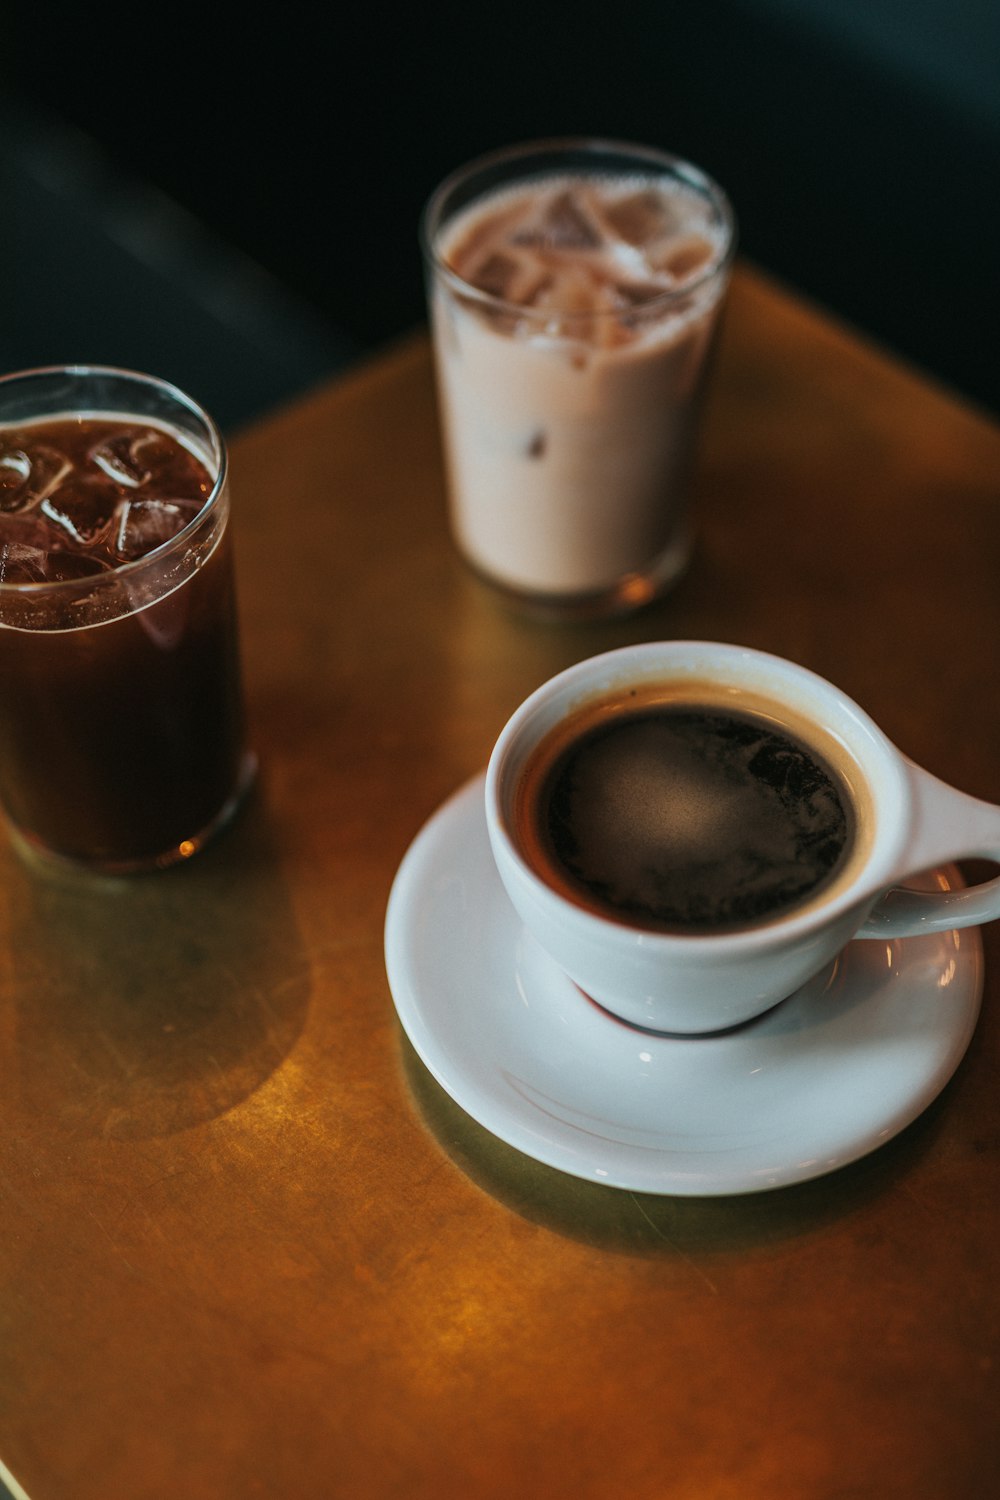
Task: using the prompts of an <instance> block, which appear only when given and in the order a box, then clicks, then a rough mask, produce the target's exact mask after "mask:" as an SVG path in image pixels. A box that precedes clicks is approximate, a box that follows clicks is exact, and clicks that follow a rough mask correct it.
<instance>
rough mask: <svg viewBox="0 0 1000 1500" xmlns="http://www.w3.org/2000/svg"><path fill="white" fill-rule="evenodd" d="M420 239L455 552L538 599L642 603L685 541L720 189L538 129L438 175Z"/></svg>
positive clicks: (721, 255) (680, 557)
mask: <svg viewBox="0 0 1000 1500" xmlns="http://www.w3.org/2000/svg"><path fill="white" fill-rule="evenodd" d="M421 240H422V246H423V251H424V256H425V261H426V265H427V271H428V297H429V302H430V308H431V316H432V322H433V328H434V343H435V354H436V362H437V372H438V390H439V399H440V407H441V417H442V423H443V433H444V444H445V455H446V461H447V468H448V481H449V495H450V505H451V518H452V525H453V530H454V534H455V537H456V540H457V543H458V546H459V548H460V550H461V551H462V553H463V554H464V555H465V557H466V558H467V560H468V561H469V562H470V563H471V564H472V566H473V567H474V568H475V569H476V570H477V571H478V572H479V573H480V574H481V575H483V576H484V577H486V578H487V579H488V580H490V582H492V583H493V584H494V585H496V586H497V587H498V588H499V589H501V590H502V591H503V592H504V593H505V594H507V595H508V596H509V597H510V598H512V599H513V600H516V601H517V602H518V603H519V604H521V605H523V606H524V605H526V606H528V607H530V608H531V609H532V610H533V611H534V612H537V613H541V614H548V615H552V616H554V617H557V618H558V617H566V618H584V619H585V618H590V617H597V616H600V615H604V614H612V613H616V612H620V611H624V610H628V609H631V608H634V607H636V606H638V605H641V604H644V603H646V602H647V601H648V600H650V599H651V598H653V597H654V596H656V595H657V594H659V593H660V592H662V591H663V590H664V589H666V588H667V587H669V585H670V584H671V583H672V582H673V581H674V580H675V579H676V578H677V577H678V576H679V575H680V573H681V572H682V571H683V569H684V567H685V565H686V563H687V561H688V557H689V553H690V548H691V525H690V519H689V513H688V503H687V496H686V481H687V474H688V467H689V460H690V457H691V447H692V440H693V436H694V429H695V422H696V418H697V413H698V407H699V398H700V396H701V393H702V390H703V386H704V381H705V376H706V370H707V367H708V356H709V351H710V348H711V345H712V340H713V334H714V331H715V328H716V325H717V322H718V315H719V310H720V307H721V305H722V301H723V297H724V293H725V289H726V284H727V281H728V276H729V269H730V264H731V261H732V256H733V245H734V220H733V215H732V211H731V209H730V206H729V203H728V201H727V199H726V196H725V194H724V193H723V192H722V191H721V190H720V189H719V188H718V187H717V186H716V185H715V184H714V183H713V182H711V181H710V180H709V178H707V177H706V176H705V175H704V173H702V172H700V171H698V169H697V168H695V167H693V166H690V165H689V164H687V163H685V162H682V161H680V160H678V159H677V158H675V157H671V156H667V155H665V154H664V153H662V152H659V151H654V150H651V149H648V148H645V147H642V146H632V145H625V144H620V143H617V142H604V141H590V140H557V141H549V142H538V143H535V144H530V145H526V146H520V147H515V148H512V149H510V150H507V151H502V152H498V153H496V154H494V155H492V156H488V157H484V158H482V159H480V160H479V161H477V162H474V163H472V164H471V165H470V166H468V167H465V168H463V169H462V170H460V171H458V172H456V173H455V174H454V175H453V176H451V177H449V178H448V179H447V180H446V181H445V182H444V183H443V184H442V185H441V187H439V188H438V190H437V192H436V193H435V194H434V195H433V197H432V198H431V200H430V202H429V203H428V205H427V208H426V209H425V212H424V216H423V220H422V224H421Z"/></svg>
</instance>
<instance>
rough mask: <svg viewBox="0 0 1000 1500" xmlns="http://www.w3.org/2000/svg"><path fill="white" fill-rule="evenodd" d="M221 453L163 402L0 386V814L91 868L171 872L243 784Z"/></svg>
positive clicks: (55, 383)
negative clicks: (162, 868)
mask: <svg viewBox="0 0 1000 1500" xmlns="http://www.w3.org/2000/svg"><path fill="white" fill-rule="evenodd" d="M228 520H229V488H228V481H227V470H226V450H225V445H224V443H223V440H222V438H221V436H220V434H219V432H218V430H217V429H216V427H215V424H214V423H213V421H212V419H211V418H210V417H209V416H208V415H207V414H206V413H205V412H204V411H202V410H201V409H200V408H199V407H198V406H197V405H196V403H195V402H193V401H191V400H190V399H189V398H188V397H187V396H185V395H184V394H183V393H182V392H180V391H179V390H177V389H176V388H174V387H173V386H170V385H167V384H166V383H164V382H162V381H159V380H155V379H153V378H151V377H148V376H145V375H139V374H134V373H132V372H129V371H124V370H115V369H105V368H98V367H88V366H76V367H70V368H64V369H43V370H33V371H28V372H25V373H22V374H17V375H11V376H8V377H7V378H6V379H3V380H0V703H2V706H3V707H2V713H0V803H2V806H3V810H4V812H5V813H6V816H7V820H8V823H9V825H10V827H11V830H12V832H13V835H14V838H15V842H16V843H18V844H19V845H20V846H21V847H22V848H25V849H27V850H29V851H34V852H35V853H36V854H37V855H40V856H43V857H44V856H47V857H49V858H52V859H56V860H62V861H68V862H70V863H72V864H77V865H83V866H87V867H90V868H93V869H97V870H102V871H107V872H113V873H118V872H128V871H135V870H143V869H149V868H156V867H158V866H162V865H168V864H172V863H175V862H177V861H180V860H183V859H186V858H187V857H188V856H190V855H191V854H193V853H195V852H196V851H197V850H198V849H199V848H200V847H201V846H202V844H203V843H204V842H205V840H206V839H207V838H208V837H209V836H210V834H211V833H212V832H213V831H214V830H215V829H217V828H218V827H219V826H220V825H221V824H222V823H224V822H225V821H226V820H227V818H228V817H229V815H230V814H231V812H232V811H233V810H234V808H235V807H236V805H237V803H238V802H239V800H240V797H241V795H242V793H243V791H244V790H245V789H246V787H247V785H248V783H249V781H250V780H251V778H252V774H253V768H254V762H253V757H252V756H251V755H250V754H249V752H248V750H247V746H246V739H245V732H244V717H243V705H242V697H241V688H240V670H239V656H238V646H237V629H236V610H235V597H234V587H233V571H232V558H231V552H230V542H229V532H228V525H227V523H228Z"/></svg>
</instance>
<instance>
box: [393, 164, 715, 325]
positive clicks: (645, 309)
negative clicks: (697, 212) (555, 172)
mask: <svg viewBox="0 0 1000 1500" xmlns="http://www.w3.org/2000/svg"><path fill="white" fill-rule="evenodd" d="M588 153H590V154H592V155H593V157H594V159H595V171H596V170H597V168H596V161H597V158H598V157H601V156H604V157H608V158H610V157H614V156H617V157H620V158H628V159H630V160H631V162H632V163H633V164H634V166H636V167H640V166H641V165H642V164H646V165H647V166H648V167H649V168H650V169H655V170H656V171H657V172H659V173H660V174H662V175H668V174H669V175H671V176H673V177H674V178H676V179H677V180H679V181H681V182H683V183H685V184H687V186H689V187H691V188H693V189H694V190H695V191H696V192H698V193H699V194H700V195H701V196H702V197H703V198H705V199H707V200H708V202H709V203H710V204H711V206H712V207H713V208H714V210H715V211H716V215H717V219H718V223H719V225H720V227H721V228H722V230H723V233H724V239H723V240H722V241H721V242H720V244H719V245H718V246H717V247H715V248H714V253H713V255H712V258H711V260H710V261H709V262H708V264H707V265H706V266H705V267H704V268H703V269H702V270H700V271H699V272H698V273H697V274H696V275H695V276H693V277H692V278H691V279H690V280H687V281H685V282H684V283H683V284H682V285H681V286H678V287H670V288H666V289H664V290H663V291H661V292H658V293H657V294H656V295H655V296H653V297H650V298H649V299H648V300H647V301H645V302H640V303H637V304H636V306H635V307H634V308H631V309H630V316H633V317H637V318H639V319H644V318H646V317H652V316H655V314H656V313H658V312H661V311H663V310H664V309H666V308H668V307H669V306H670V305H671V304H672V303H675V302H679V301H681V300H682V299H683V298H687V297H690V296H691V295H692V294H693V293H695V292H697V291H698V290H699V289H700V288H701V287H703V286H705V285H707V284H708V283H710V282H711V281H713V280H715V279H716V278H718V277H720V276H722V275H723V274H724V273H725V272H727V271H728V270H729V268H730V267H731V265H732V262H733V260H734V258H735V255H736V241H737V221H736V214H735V211H734V209H733V206H732V203H731V201H730V199H729V195H728V194H727V193H726V191H725V189H724V188H722V187H721V186H720V185H719V183H717V182H716V181H715V179H714V178H713V177H711V176H710V175H709V173H707V172H706V171H704V170H703V169H702V168H701V167H698V166H696V165H695V164H694V162H691V161H688V160H687V159H686V158H685V157H683V156H678V155H675V154H674V153H672V152H669V151H664V150H661V149H660V148H659V147H656V146H645V145H642V144H640V143H639V142H635V141H626V140H617V139H615V138H613V137H605V136H588V135H580V136H574V135H567V136H551V137H543V138H540V139H538V140H531V141H522V142H519V143H517V144H515V145H511V146H502V147H500V148H499V149H497V150H494V151H487V152H485V153H483V154H482V155H481V156H476V157H473V158H472V159H471V160H470V161H467V162H465V163H464V164H463V165H462V166H459V167H456V168H455V169H454V170H453V171H451V172H449V173H448V175H447V177H445V178H443V179H442V181H441V182H440V183H439V184H438V185H437V187H436V188H435V189H434V191H433V192H432V193H431V194H430V196H429V198H428V199H427V201H426V202H425V204H424V207H423V209H422V211H421V214H420V220H419V226H418V238H419V241H420V248H421V251H422V253H423V256H424V259H425V261H426V263H427V265H428V267H429V268H430V270H432V271H433V272H434V273H435V274H436V275H438V276H440V277H441V279H442V281H443V282H444V283H445V284H446V285H448V286H449V287H450V288H451V290H452V291H453V292H457V293H458V294H460V295H461V296H463V297H465V298H467V299H468V300H469V301H473V302H478V303H479V304H480V305H481V306H483V307H488V308H490V309H492V310H493V311H495V312H505V313H510V314H512V315H514V316H516V317H518V318H522V319H528V320H531V318H532V316H534V317H535V318H536V319H537V320H539V321H541V320H544V321H546V322H551V321H552V319H553V318H558V320H559V321H560V323H563V324H568V325H569V326H570V327H573V326H576V324H578V323H579V324H580V325H581V326H585V325H588V324H589V325H590V326H593V323H594V320H595V319H602V318H604V319H606V318H618V317H620V316H621V313H620V310H615V309H612V308H602V309H590V310H583V311H581V310H573V309H566V310H563V309H559V308H546V309H536V308H532V307H528V306H525V305H524V304H523V303H519V302H510V301H508V300H507V299H506V298H505V297H499V296H497V295H496V293H494V292H486V291H483V290H482V288H481V287H477V286H474V285H473V283H472V282H470V281H466V280H465V278H464V277H462V276H460V275H459V274H458V272H457V271H455V270H454V269H453V268H452V267H451V266H450V265H449V264H448V262H447V261H446V260H445V259H444V258H443V257H442V255H441V254H440V252H439V249H438V246H437V241H438V239H439V234H440V230H441V228H442V227H443V225H444V224H445V223H446V222H448V220H447V217H446V215H445V212H444V206H445V204H446V202H447V200H448V199H449V197H451V196H452V195H453V194H454V193H455V192H456V190H458V189H460V188H461V187H462V185H463V184H465V183H469V182H471V181H472V180H473V179H474V178H476V177H481V176H482V175H484V174H488V173H489V172H491V171H496V170H500V169H502V168H503V167H505V166H507V165H510V166H512V167H515V166H517V165H518V164H519V163H521V164H525V165H526V164H527V163H529V162H530V161H532V160H533V159H536V160H544V159H545V158H551V159H552V169H554V168H555V166H556V165H557V162H556V158H558V157H559V156H560V155H563V156H565V157H567V158H569V157H572V156H576V157H577V158H584V157H586V155H587V154H588ZM541 170H542V169H539V172H538V173H537V174H535V175H540V172H541ZM531 175H533V174H531V173H529V172H528V171H525V172H524V173H523V174H520V176H519V174H517V173H513V172H512V173H511V175H510V177H509V178H507V179H506V181H504V182H501V181H498V182H496V183H493V184H491V185H490V186H489V187H486V188H484V189H483V190H482V191H481V192H471V193H470V194H469V197H468V198H467V199H466V200H465V202H464V203H463V204H461V205H460V207H461V208H465V207H467V206H468V205H469V204H471V203H474V202H476V201H477V199H478V198H480V197H484V196H486V194H487V193H488V192H489V191H491V190H492V188H493V187H501V186H507V185H511V184H513V183H516V182H517V181H518V180H524V181H528V180H529V179H530V176H531Z"/></svg>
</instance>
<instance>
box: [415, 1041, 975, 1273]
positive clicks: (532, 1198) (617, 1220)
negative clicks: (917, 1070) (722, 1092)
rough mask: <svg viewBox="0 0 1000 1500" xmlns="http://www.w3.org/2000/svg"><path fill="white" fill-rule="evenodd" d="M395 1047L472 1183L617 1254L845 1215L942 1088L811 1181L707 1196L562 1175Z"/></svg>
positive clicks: (733, 1240) (801, 1228) (908, 1150)
mask: <svg viewBox="0 0 1000 1500" xmlns="http://www.w3.org/2000/svg"><path fill="white" fill-rule="evenodd" d="M400 1047H401V1050H402V1059H403V1069H404V1073H405V1077H406V1080H407V1083H408V1084H409V1087H410V1090H411V1093H412V1095H413V1098H414V1101H415V1103H416V1105H417V1108H418V1109H419V1112H420V1114H421V1116H422V1118H423V1121H424V1123H425V1124H426V1125H427V1126H428V1128H429V1129H430V1131H431V1133H432V1134H433V1135H434V1136H435V1138H436V1139H437V1141H438V1144H439V1145H440V1146H441V1148H442V1149H443V1150H444V1151H445V1153H446V1154H447V1155H448V1156H449V1157H450V1159H451V1160H452V1161H453V1162H454V1163H455V1165H456V1166H457V1167H459V1168H460V1169H461V1170H462V1171H463V1172H465V1173H466V1175H467V1176H468V1177H470V1178H471V1179H472V1181H473V1182H474V1183H475V1184H476V1185H477V1186H478V1187H480V1188H482V1189H483V1190H484V1191H485V1192H487V1193H489V1194H490V1195H491V1196H492V1197H494V1198H496V1199H498V1200H499V1201H500V1202H502V1203H504V1204H505V1205H506V1206H507V1207H508V1208H510V1209H512V1210H513V1211H514V1212H515V1213H518V1214H521V1215H522V1216H523V1217H524V1218H526V1219H529V1220H531V1222H533V1223H537V1224H541V1225H544V1227H545V1228H547V1229H551V1230H554V1231H555V1232H556V1233H557V1234H563V1235H566V1236H568V1237H569V1238H571V1239H576V1240H580V1241H582V1242H583V1243H585V1244H588V1245H594V1246H597V1247H598V1248H600V1249H604V1250H613V1251H618V1252H620V1253H622V1254H632V1255H645V1256H655V1255H657V1254H664V1253H665V1254H676V1253H677V1252H678V1251H681V1252H685V1251H698V1250H705V1251H712V1250H740V1249H746V1248H748V1247H752V1246H755V1245H764V1244H768V1243H774V1242H778V1241H781V1240H786V1239H792V1238H794V1237H795V1236H797V1235H800V1234H806V1233H809V1232H811V1231H812V1230H814V1229H815V1228H817V1227H818V1226H820V1225H822V1224H825V1223H829V1222H830V1221H833V1220H836V1219H840V1218H842V1217H845V1216H846V1215H848V1214H850V1213H852V1212H854V1211H855V1210H856V1209H857V1208H858V1207H859V1206H860V1205H861V1204H863V1203H865V1202H867V1201H869V1200H871V1199H873V1198H876V1197H879V1196H881V1195H883V1194H884V1193H886V1192H888V1191H890V1190H891V1189H892V1188H893V1186H894V1185H895V1184H896V1183H897V1182H898V1181H899V1180H900V1179H901V1178H903V1177H905V1176H906V1175H907V1174H908V1173H909V1172H910V1171H911V1170H912V1168H913V1166H914V1164H915V1163H916V1162H917V1161H918V1160H919V1159H920V1158H921V1157H922V1156H923V1155H924V1154H925V1152H926V1151H927V1150H928V1149H929V1148H930V1147H931V1145H932V1144H933V1142H934V1140H935V1138H936V1135H937V1132H938V1129H939V1124H940V1117H941V1113H942V1109H943V1108H944V1105H943V1103H942V1097H943V1096H942V1097H939V1098H938V1099H937V1100H935V1101H934V1103H932V1104H931V1105H930V1107H929V1108H928V1109H927V1110H925V1111H924V1113H923V1114H922V1115H921V1116H920V1117H919V1119H917V1120H916V1121H915V1122H914V1123H913V1124H911V1125H910V1126H909V1127H908V1128H907V1129H906V1130H904V1131H903V1132H902V1133H901V1134H900V1135H898V1136H897V1137H895V1139H894V1140H892V1141H889V1142H887V1143H886V1144H885V1145H883V1146H882V1147H880V1148H879V1149H878V1150H877V1151H875V1152H873V1153H872V1154H871V1155H869V1156H866V1157H863V1158H862V1159H861V1160H860V1161H857V1162H853V1163H851V1164H850V1165H848V1166H845V1167H842V1168H840V1169H839V1170H838V1171H836V1172H832V1173H830V1174H828V1175H827V1176H824V1177H820V1178H816V1179H815V1180H813V1181H811V1182H803V1183H796V1184H794V1185H792V1186H789V1187H783V1188H776V1189H773V1190H771V1191H767V1192H758V1193H744V1194H734V1195H726V1196H722V1197H712V1198H686V1197H673V1196H669V1195H660V1194H655V1193H633V1192H629V1191H626V1190H623V1189H621V1188H613V1187H604V1186H602V1185H601V1184H600V1183H595V1182H588V1181H585V1180H584V1179H582V1178H576V1177H571V1176H570V1175H568V1174H567V1173H565V1172H560V1171H557V1170H556V1169H555V1168H554V1167H549V1166H546V1165H544V1164H543V1163H541V1162H537V1161H534V1160H533V1159H532V1158H531V1157H529V1156H525V1155H524V1154H523V1153H522V1152H520V1151H517V1150H515V1148H514V1147H512V1146H508V1145H507V1144H506V1143H505V1142H503V1141H501V1140H499V1139H497V1137H496V1136H493V1135H491V1134H490V1132H489V1131H488V1130H485V1129H484V1128H483V1127H482V1126H481V1125H479V1124H477V1123H476V1121H474V1120H473V1119H471V1118H470V1116H468V1115H467V1114H466V1113H465V1111H464V1110H462V1109H460V1108H459V1106H458V1105H457V1104H456V1103H455V1102H454V1100H453V1099H452V1098H451V1097H450V1095H448V1094H447V1093H446V1092H445V1091H444V1089H442V1088H441V1087H440V1085H439V1084H438V1083H437V1082H436V1080H435V1079H434V1078H433V1077H432V1076H431V1074H430V1073H429V1072H428V1070H427V1069H426V1068H425V1067H424V1065H423V1063H422V1062H421V1061H420V1058H419V1057H418V1056H417V1053H416V1052H415V1051H414V1049H413V1047H412V1045H411V1044H410V1042H409V1041H408V1039H407V1038H406V1037H405V1036H404V1035H403V1034H402V1033H400ZM947 1092H948V1090H947V1089H945V1091H944V1095H945V1096H946V1095H947Z"/></svg>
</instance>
